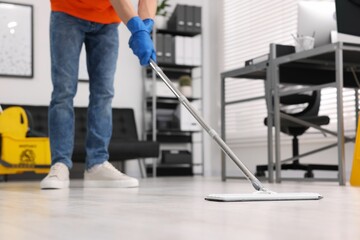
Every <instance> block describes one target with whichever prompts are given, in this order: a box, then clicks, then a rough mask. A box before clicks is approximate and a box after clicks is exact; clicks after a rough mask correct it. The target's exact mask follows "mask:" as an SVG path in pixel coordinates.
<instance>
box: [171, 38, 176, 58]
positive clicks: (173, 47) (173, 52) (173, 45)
mask: <svg viewBox="0 0 360 240" xmlns="http://www.w3.org/2000/svg"><path fill="white" fill-rule="evenodd" d="M171 63H172V64H175V37H173V36H171Z"/></svg>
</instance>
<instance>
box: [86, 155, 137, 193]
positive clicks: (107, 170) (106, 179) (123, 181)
mask: <svg viewBox="0 0 360 240" xmlns="http://www.w3.org/2000/svg"><path fill="white" fill-rule="evenodd" d="M138 186H139V181H138V180H137V179H136V178H132V177H129V176H127V175H125V174H123V173H122V172H120V171H119V170H117V169H116V168H115V167H114V166H113V165H112V164H111V163H109V162H108V161H106V162H104V163H102V164H98V165H95V166H94V167H92V168H91V169H89V170H87V171H85V173H84V187H86V188H91V187H93V188H97V187H98V188H129V187H138Z"/></svg>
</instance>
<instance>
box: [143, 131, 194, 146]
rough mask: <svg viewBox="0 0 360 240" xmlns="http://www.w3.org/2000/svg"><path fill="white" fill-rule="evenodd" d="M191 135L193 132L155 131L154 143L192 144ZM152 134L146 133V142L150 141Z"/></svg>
mask: <svg viewBox="0 0 360 240" xmlns="http://www.w3.org/2000/svg"><path fill="white" fill-rule="evenodd" d="M192 133H193V132H189V131H187V132H184V131H179V130H177V131H169V130H166V131H165V130H164V131H159V130H158V131H157V133H156V141H158V142H160V143H191V142H192ZM152 135H153V134H152V132H151V131H150V132H147V133H146V136H147V140H148V141H150V140H152Z"/></svg>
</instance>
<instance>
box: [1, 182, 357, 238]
mask: <svg viewBox="0 0 360 240" xmlns="http://www.w3.org/2000/svg"><path fill="white" fill-rule="evenodd" d="M38 184H39V183H38V182H9V183H0V239H2V240H5V239H10V240H17V239H27V240H28V239H31V240H33V239H46V240H55V239H61V240H62V239H74V240H77V239H126V240H134V239H146V240H147V239H156V240H162V239H167V240H169V239H171V240H176V239H187V240H188V239H206V240H208V239H217V240H219V239H220V240H223V239H248V240H257V239H284V240H297V239H306V240H309V239H316V240H322V239H334V240H346V239H351V240H357V239H360V188H353V187H350V186H346V187H339V186H338V185H337V183H324V182H323V183H298V182H297V183H295V182H284V183H282V184H271V185H270V184H265V185H266V186H267V187H269V188H270V189H271V190H273V191H277V192H299V191H300V192H318V193H321V194H323V195H324V199H322V200H319V201H288V202H247V203H244V202H242V203H241V202H238V203H220V202H208V201H205V200H204V197H205V196H206V195H207V194H209V193H251V192H253V189H252V187H251V186H250V184H249V183H248V182H246V181H243V180H231V181H228V182H226V183H223V182H221V181H220V179H218V178H202V177H195V178H158V179H146V180H141V187H140V188H139V189H83V188H82V187H81V184H82V182H81V181H76V182H75V181H74V182H72V188H71V189H70V190H47V191H41V190H39V188H38Z"/></svg>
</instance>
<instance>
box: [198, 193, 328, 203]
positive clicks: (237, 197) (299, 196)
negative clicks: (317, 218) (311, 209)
mask: <svg viewBox="0 0 360 240" xmlns="http://www.w3.org/2000/svg"><path fill="white" fill-rule="evenodd" d="M321 198H323V197H322V196H321V195H320V194H318V193H276V192H272V191H257V192H254V193H248V194H210V195H208V196H207V197H206V198H205V200H209V201H218V202H251V201H295V200H320V199H321Z"/></svg>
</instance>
